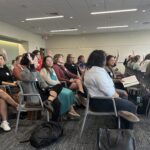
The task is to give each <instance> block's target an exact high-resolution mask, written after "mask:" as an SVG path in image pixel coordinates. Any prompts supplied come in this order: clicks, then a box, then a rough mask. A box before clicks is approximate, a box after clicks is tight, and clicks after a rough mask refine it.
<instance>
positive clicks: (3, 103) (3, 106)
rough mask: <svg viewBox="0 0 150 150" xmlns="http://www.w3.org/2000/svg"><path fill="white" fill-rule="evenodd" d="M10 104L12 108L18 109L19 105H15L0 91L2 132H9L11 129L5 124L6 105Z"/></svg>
mask: <svg viewBox="0 0 150 150" xmlns="http://www.w3.org/2000/svg"><path fill="white" fill-rule="evenodd" d="M6 103H8V104H10V105H11V106H13V107H14V108H16V109H18V106H19V104H18V103H16V102H15V101H14V100H13V99H12V98H11V97H10V96H9V95H8V94H7V93H6V92H4V91H3V90H1V89H0V116H1V117H2V123H1V125H0V127H1V128H2V129H3V130H4V131H10V130H11V128H10V126H9V123H8V122H7V105H6Z"/></svg>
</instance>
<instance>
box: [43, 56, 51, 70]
mask: <svg viewBox="0 0 150 150" xmlns="http://www.w3.org/2000/svg"><path fill="white" fill-rule="evenodd" d="M47 58H51V59H52V60H53V58H52V57H51V56H45V57H44V59H43V63H42V68H45V69H46V70H47V71H49V69H48V66H47V64H46V60H47Z"/></svg>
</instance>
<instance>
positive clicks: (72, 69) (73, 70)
mask: <svg viewBox="0 0 150 150" xmlns="http://www.w3.org/2000/svg"><path fill="white" fill-rule="evenodd" d="M65 67H66V68H67V69H68V70H69V71H70V72H71V73H73V74H75V75H78V74H79V68H78V66H77V65H76V64H75V63H74V57H73V56H72V54H68V55H67V58H66V63H65Z"/></svg>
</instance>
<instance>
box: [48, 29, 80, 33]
mask: <svg viewBox="0 0 150 150" xmlns="http://www.w3.org/2000/svg"><path fill="white" fill-rule="evenodd" d="M69 31H78V29H75V28H74V29H63V30H51V31H50V32H52V33H54V32H69Z"/></svg>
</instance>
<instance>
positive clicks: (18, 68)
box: [12, 55, 22, 80]
mask: <svg viewBox="0 0 150 150" xmlns="http://www.w3.org/2000/svg"><path fill="white" fill-rule="evenodd" d="M21 59H22V55H18V56H17V57H16V64H15V66H14V69H13V71H12V74H13V75H14V76H15V78H16V79H17V80H20V79H19V75H20V72H21V70H22V67H21V65H20V61H21Z"/></svg>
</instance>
